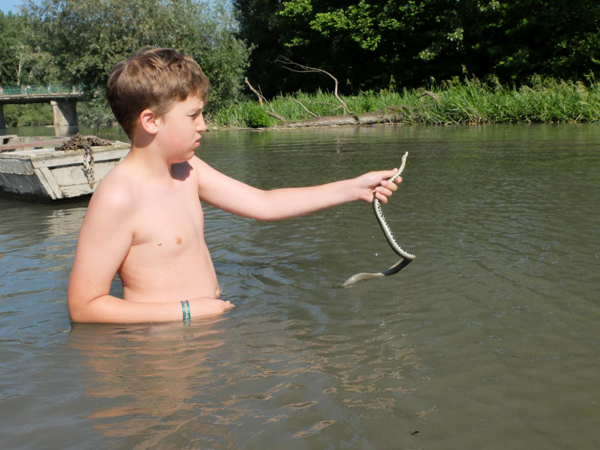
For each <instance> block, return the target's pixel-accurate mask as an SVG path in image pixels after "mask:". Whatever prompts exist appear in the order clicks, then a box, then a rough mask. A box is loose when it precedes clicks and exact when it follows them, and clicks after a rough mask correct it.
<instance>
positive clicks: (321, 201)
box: [191, 158, 402, 220]
mask: <svg viewBox="0 0 600 450" xmlns="http://www.w3.org/2000/svg"><path fill="white" fill-rule="evenodd" d="M191 163H192V164H193V165H194V167H196V168H197V170H199V195H200V198H201V199H202V200H204V201H205V202H207V203H210V204H211V205H213V206H215V207H217V208H220V209H223V210H225V211H228V212H231V213H234V214H238V215H240V216H244V217H249V218H253V219H258V220H281V219H288V218H291V217H298V216H301V215H304V214H308V213H311V212H315V211H319V210H321V209H325V208H329V207H331V206H335V205H340V204H342V203H347V202H351V201H359V200H360V201H365V202H372V201H373V198H374V196H376V197H377V198H378V199H379V200H380V201H381V202H382V203H386V202H387V199H388V197H389V196H391V195H392V194H393V192H394V191H395V190H396V189H397V186H396V184H395V183H390V182H388V181H387V179H388V178H390V177H392V176H393V175H394V174H395V173H396V171H397V170H396V169H392V170H383V171H377V172H369V173H366V174H364V175H361V176H359V177H357V178H352V179H348V180H342V181H336V182H333V183H327V184H322V185H319V186H310V187H301V188H284V189H274V190H271V191H263V190H260V189H256V188H254V187H251V186H248V185H247V184H244V183H241V182H239V181H237V180H234V179H232V178H229V177H228V176H226V175H224V174H222V173H220V172H218V171H217V170H215V169H213V168H211V167H210V166H209V165H208V164H206V163H205V162H203V161H201V160H199V159H197V158H194V159H193V160H192V161H191ZM401 181H402V178H398V180H397V183H400V182H401Z"/></svg>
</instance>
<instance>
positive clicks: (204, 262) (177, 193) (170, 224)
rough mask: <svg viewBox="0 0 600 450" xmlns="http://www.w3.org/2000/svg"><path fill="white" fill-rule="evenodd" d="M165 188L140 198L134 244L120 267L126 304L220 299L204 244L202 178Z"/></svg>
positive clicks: (141, 194) (150, 188) (143, 191)
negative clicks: (206, 298)
mask: <svg viewBox="0 0 600 450" xmlns="http://www.w3.org/2000/svg"><path fill="white" fill-rule="evenodd" d="M195 172H197V171H193V170H192V171H190V174H189V176H188V177H187V178H185V179H184V180H175V181H174V183H172V185H171V186H170V187H169V189H165V188H164V186H160V185H156V186H154V185H152V184H149V183H148V184H146V185H144V186H143V188H142V189H139V190H138V191H137V192H136V193H135V195H136V200H135V205H136V207H135V211H134V212H133V216H132V219H133V222H132V223H133V240H132V244H131V248H130V250H129V253H128V254H127V256H126V258H125V260H124V261H123V263H122V264H121V267H120V268H119V275H120V277H121V280H122V281H123V291H124V292H123V295H124V298H125V299H126V300H130V301H142V302H160V301H181V300H190V299H193V298H198V297H209V298H216V297H218V296H219V294H220V292H219V286H218V283H217V278H216V274H215V271H214V267H213V264H212V260H211V258H210V254H209V252H208V248H207V246H206V243H205V241H204V214H203V211H202V207H201V204H200V200H199V198H198V174H197V173H195Z"/></svg>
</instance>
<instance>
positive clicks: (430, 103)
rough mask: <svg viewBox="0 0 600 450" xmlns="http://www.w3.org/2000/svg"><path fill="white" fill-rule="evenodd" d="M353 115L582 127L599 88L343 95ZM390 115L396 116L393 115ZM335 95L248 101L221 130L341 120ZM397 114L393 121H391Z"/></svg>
mask: <svg viewBox="0 0 600 450" xmlns="http://www.w3.org/2000/svg"><path fill="white" fill-rule="evenodd" d="M341 99H342V100H343V101H344V102H345V103H346V105H347V108H348V110H349V111H350V113H351V114H352V115H354V116H360V115H363V114H366V113H374V112H377V111H379V112H380V115H381V120H382V122H386V121H388V120H389V121H394V122H399V123H404V124H431V125H440V124H444V125H449V124H482V123H581V122H597V121H598V120H600V87H598V86H597V85H596V84H595V82H593V80H588V81H587V82H586V83H584V82H572V81H557V80H554V79H551V78H548V79H543V78H541V77H533V78H532V80H531V82H530V83H529V84H526V85H525V84H524V85H521V86H520V87H516V86H515V85H508V86H504V85H502V84H501V83H500V82H499V81H498V79H497V78H493V79H491V80H490V81H488V82H485V83H484V82H482V81H480V80H478V79H477V78H464V79H463V80H460V79H458V78H455V79H453V80H451V81H446V82H443V83H440V84H439V85H432V86H430V87H429V88H428V89H424V88H418V89H403V90H402V91H401V92H395V91H393V90H382V91H380V92H378V93H374V92H364V93H361V94H359V95H356V96H341ZM390 111H391V112H392V114H390ZM344 114H347V113H344V109H343V107H342V105H341V104H340V102H339V101H338V100H337V99H336V98H335V96H334V95H333V94H328V93H323V92H320V91H319V92H317V93H314V94H305V93H296V94H293V95H290V94H286V95H278V96H276V97H275V98H274V99H272V100H271V101H269V102H264V105H263V107H260V106H259V104H258V102H256V101H253V100H250V101H246V102H241V103H238V104H235V105H231V106H229V107H225V108H221V109H220V110H219V111H217V113H216V115H215V117H214V121H215V122H216V124H217V125H221V126H238V127H270V126H276V125H285V124H286V123H290V122H299V121H303V120H314V118H315V117H326V116H341V115H344ZM390 115H393V116H394V118H393V119H391V118H389V116H390Z"/></svg>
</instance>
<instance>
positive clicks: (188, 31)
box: [23, 0, 249, 106]
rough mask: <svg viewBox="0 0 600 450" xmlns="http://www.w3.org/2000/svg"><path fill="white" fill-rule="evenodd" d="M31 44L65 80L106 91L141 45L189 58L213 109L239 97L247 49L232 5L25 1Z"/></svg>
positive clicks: (172, 0)
mask: <svg viewBox="0 0 600 450" xmlns="http://www.w3.org/2000/svg"><path fill="white" fill-rule="evenodd" d="M23 14H24V18H25V20H26V21H27V24H28V33H27V42H26V44H27V45H28V46H29V47H30V48H33V49H35V50H36V52H37V54H38V55H47V57H48V60H49V61H51V62H52V65H53V67H54V68H55V69H56V71H57V75H56V76H57V77H58V78H59V79H60V80H61V81H63V82H71V83H74V84H82V85H84V86H85V88H86V89H87V90H88V91H89V92H98V91H100V90H103V88H104V86H105V84H106V80H107V79H108V75H109V74H110V71H111V69H112V68H113V66H114V65H115V64H116V63H117V62H118V61H120V60H122V59H124V58H126V57H128V56H129V55H131V54H132V53H133V52H135V51H136V50H138V49H139V48H141V47H143V46H157V47H170V48H175V49H177V50H180V51H182V52H184V53H186V54H189V55H191V56H192V57H194V59H196V60H197V61H198V62H199V64H200V65H201V66H202V68H203V70H204V71H205V73H206V74H207V76H208V77H209V79H210V80H211V83H212V85H213V89H212V90H211V96H210V99H211V104H212V105H213V106H218V105H220V104H223V103H225V102H228V101H231V100H233V99H236V98H237V96H238V94H239V91H240V89H241V86H242V80H243V74H244V70H245V69H246V66H247V63H248V55H249V50H248V48H247V47H246V46H245V44H244V43H243V42H242V41H241V40H239V39H237V38H236V37H235V36H234V31H235V29H236V22H235V18H234V16H233V14H232V11H231V8H229V7H227V5H226V4H225V3H219V2H218V1H210V2H209V1H195V0H158V1H157V0H128V1H126V2H124V1H121V0H42V1H36V0H27V1H26V2H25V5H24V9H23Z"/></svg>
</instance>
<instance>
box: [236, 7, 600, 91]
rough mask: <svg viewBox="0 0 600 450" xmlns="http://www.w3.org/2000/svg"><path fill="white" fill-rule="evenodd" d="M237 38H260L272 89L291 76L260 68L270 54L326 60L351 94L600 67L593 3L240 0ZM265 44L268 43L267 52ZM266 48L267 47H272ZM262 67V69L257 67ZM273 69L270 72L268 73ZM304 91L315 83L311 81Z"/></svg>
mask: <svg viewBox="0 0 600 450" xmlns="http://www.w3.org/2000/svg"><path fill="white" fill-rule="evenodd" d="M234 5H235V6H236V8H237V10H238V11H239V14H240V23H241V27H240V32H241V36H242V37H243V38H244V39H246V41H247V42H248V43H249V44H256V45H257V46H258V48H257V49H256V51H255V53H254V55H253V59H252V61H251V66H250V72H249V73H250V74H252V73H256V72H257V73H258V74H261V73H262V77H263V81H262V82H263V83H265V84H268V85H269V86H270V87H271V89H272V90H275V91H277V90H279V89H281V90H284V91H287V90H288V87H289V86H290V84H289V83H288V81H289V80H288V79H287V78H281V79H280V78H279V73H278V72H269V71H265V70H263V69H264V67H266V66H267V62H266V61H265V59H264V58H265V57H267V58H268V59H269V60H274V59H275V57H273V52H280V53H281V54H282V56H284V57H286V58H288V59H290V60H293V61H295V62H298V63H301V64H305V65H309V66H313V67H320V68H322V69H325V70H327V71H328V72H330V73H332V74H334V75H335V76H336V77H337V78H338V79H340V80H341V81H342V80H343V81H345V82H342V83H341V86H340V87H341V89H342V90H343V91H345V92H346V93H348V92H356V91H358V90H367V89H381V88H385V87H388V86H389V85H390V83H391V81H392V80H395V81H396V82H397V83H398V84H399V85H401V86H408V87H417V86H423V85H427V84H428V83H429V82H430V80H431V78H435V79H437V80H444V79H449V78H452V77H454V76H458V75H462V73H463V71H464V68H465V67H466V69H467V70H468V72H469V73H470V74H471V73H473V74H475V75H477V76H479V77H485V76H488V75H496V76H498V78H499V79H500V80H501V81H506V82H514V83H517V84H519V83H523V82H527V81H528V80H529V78H530V77H531V76H532V75H534V74H538V75H546V76H554V77H561V78H580V77H582V76H584V75H586V74H588V73H590V72H592V71H597V70H598V69H599V68H600V55H599V52H600V3H599V2H598V1H597V0H569V1H567V0H460V1H448V0H404V1H398V0H284V1H282V2H279V1H277V0H234ZM261 45H262V46H263V47H264V46H266V47H267V49H266V50H265V49H264V48H263V50H261V48H260V47H261ZM269 45H270V46H271V47H270V48H269ZM257 68H259V70H257ZM272 74H273V75H275V76H271V75H272ZM307 81H308V83H306V84H304V85H303V88H306V87H308V88H309V89H311V88H312V87H313V85H312V84H311V81H309V80H307Z"/></svg>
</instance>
